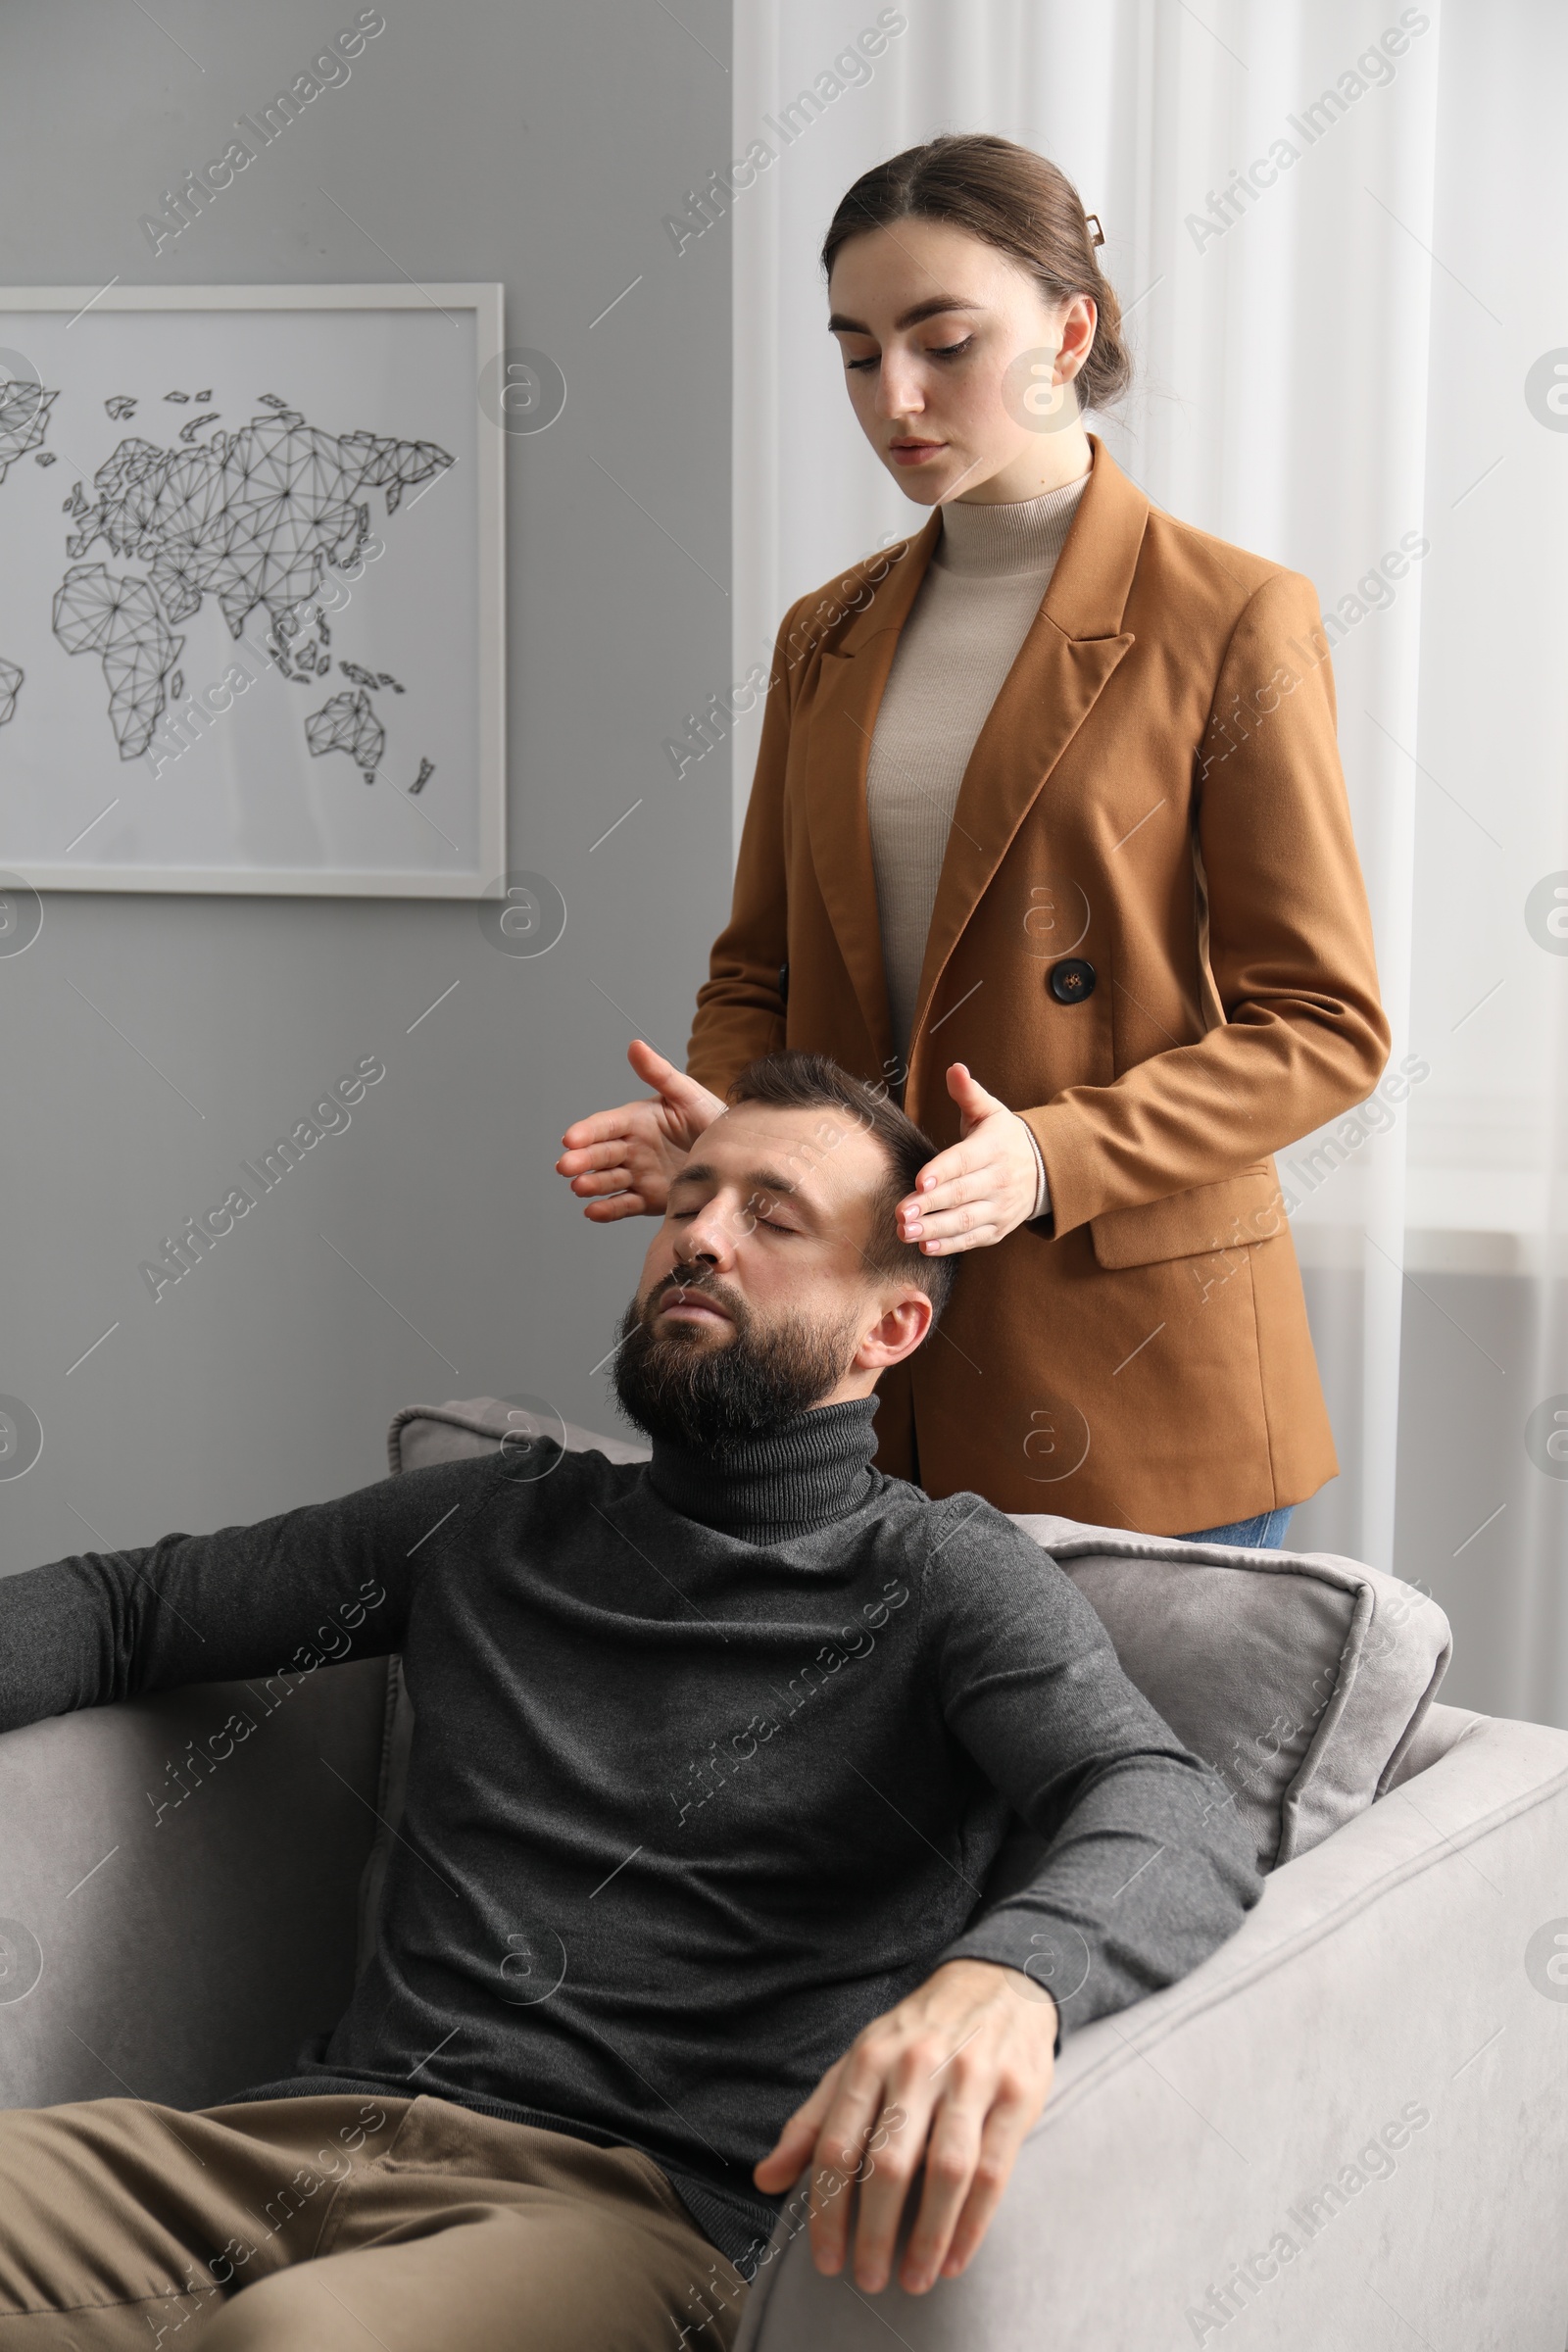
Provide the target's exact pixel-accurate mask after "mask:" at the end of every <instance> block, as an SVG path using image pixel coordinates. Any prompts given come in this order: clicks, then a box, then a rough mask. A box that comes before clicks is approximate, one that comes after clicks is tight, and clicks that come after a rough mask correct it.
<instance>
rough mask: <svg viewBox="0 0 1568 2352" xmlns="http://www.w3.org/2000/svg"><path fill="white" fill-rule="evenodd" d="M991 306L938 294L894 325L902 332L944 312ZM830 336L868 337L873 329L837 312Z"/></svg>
mask: <svg viewBox="0 0 1568 2352" xmlns="http://www.w3.org/2000/svg"><path fill="white" fill-rule="evenodd" d="M989 307H990V306H989V305H988V304H986V303H983V302H965V301H964V299H963V297H962V295H961V294H938V295H936V296H934V297H933V299H932V300H931V301H930V302H917V303H916V304H915V306H914V308H913V310H912V311H901V312H900V313H899V316H898V317H897V319H894V321H893V323H894V326H895V327H896V328H898V329H899V330H900V331H901V332H902V331H903V329H904V328H905V327H907V326H918V325H919V323H920V321H921V319H939V318H940V317H941V315H942V313H943V312H944V311H984V310H987V309H988V308H989ZM827 331H828V333H829V334H830V335H868V334H869V333H870V332H871V329H870V328H869V327H868V326H865V325H862V323H861V321H860V320H859V319H846V318H845V316H844V313H843V312H842V311H835V312H834V313H833V316H832V318H831V319H829V320H828V322H827Z"/></svg>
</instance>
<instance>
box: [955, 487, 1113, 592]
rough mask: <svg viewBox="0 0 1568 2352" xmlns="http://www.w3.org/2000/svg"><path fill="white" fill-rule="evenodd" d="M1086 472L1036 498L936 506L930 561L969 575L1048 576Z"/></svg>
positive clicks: (1076, 503)
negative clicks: (938, 531) (937, 526)
mask: <svg viewBox="0 0 1568 2352" xmlns="http://www.w3.org/2000/svg"><path fill="white" fill-rule="evenodd" d="M1088 487H1089V475H1088V474H1087V473H1081V474H1080V475H1079V476H1078V479H1077V480H1076V481H1075V482H1063V484H1062V485H1061V487H1060V488H1059V489H1057V490H1047V491H1044V492H1043V493H1042V494H1041V496H1040V497H1039V498H1025V499H1019V500H1016V501H1009V502H1007V503H1005V504H1004V505H1002V506H989V507H988V506H980V505H976V504H973V503H969V504H965V503H964V501H963V500H962V499H950V500H949V502H948V504H947V505H946V506H945V507H944V508H943V509H942V535H941V537H940V538H939V540H938V541H937V544H936V546H935V548H934V549H933V550H932V555H931V561H932V563H933V564H935V565H936V566H937V568H938V570H940V571H950V572H956V573H958V574H960V575H964V576H967V577H969V578H971V579H1003V578H1007V577H1010V576H1016V575H1017V574H1019V573H1029V574H1031V575H1032V574H1034V573H1037V572H1045V573H1047V574H1049V573H1050V572H1051V571H1052V570H1053V569H1054V565H1055V563H1056V559H1057V557H1058V556H1059V555H1060V554H1061V551H1062V547H1063V545H1064V543H1065V541H1066V537H1067V533H1068V531H1069V530H1070V529H1071V527H1072V518H1073V516H1074V515H1076V514H1077V512H1078V506H1079V502H1080V500H1081V499H1082V497H1083V495H1084V492H1085V491H1086V490H1087V489H1088Z"/></svg>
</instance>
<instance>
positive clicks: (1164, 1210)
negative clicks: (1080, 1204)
mask: <svg viewBox="0 0 1568 2352" xmlns="http://www.w3.org/2000/svg"><path fill="white" fill-rule="evenodd" d="M1285 1227H1286V1215H1285V1200H1284V1195H1283V1194H1282V1193H1281V1191H1280V1186H1279V1179H1278V1177H1277V1176H1276V1175H1275V1173H1274V1165H1273V1162H1272V1161H1271V1160H1263V1161H1260V1162H1259V1163H1258V1165H1257V1166H1256V1167H1252V1168H1247V1169H1245V1170H1244V1171H1243V1173H1242V1174H1241V1175H1240V1176H1226V1177H1222V1178H1221V1180H1220V1182H1219V1183H1218V1184H1195V1185H1194V1186H1193V1187H1192V1188H1191V1189H1190V1190H1189V1191H1187V1192H1185V1193H1167V1194H1166V1195H1165V1196H1164V1198H1163V1199H1162V1200H1159V1201H1139V1202H1138V1204H1137V1205H1136V1207H1133V1208H1107V1209H1105V1210H1104V1211H1103V1214H1102V1215H1100V1216H1098V1217H1091V1218H1090V1220H1089V1238H1090V1240H1091V1242H1092V1243H1093V1245H1094V1251H1095V1257H1096V1259H1097V1261H1098V1262H1099V1264H1101V1265H1103V1266H1109V1267H1117V1266H1152V1265H1155V1264H1157V1263H1158V1262H1159V1261H1160V1260H1161V1259H1162V1258H1167V1257H1198V1256H1201V1255H1202V1254H1204V1253H1206V1252H1207V1251H1210V1250H1240V1249H1245V1248H1247V1247H1249V1246H1250V1244H1252V1243H1254V1242H1267V1241H1272V1240H1273V1239H1274V1237H1275V1236H1276V1235H1277V1234H1281V1233H1283V1232H1284V1231H1285Z"/></svg>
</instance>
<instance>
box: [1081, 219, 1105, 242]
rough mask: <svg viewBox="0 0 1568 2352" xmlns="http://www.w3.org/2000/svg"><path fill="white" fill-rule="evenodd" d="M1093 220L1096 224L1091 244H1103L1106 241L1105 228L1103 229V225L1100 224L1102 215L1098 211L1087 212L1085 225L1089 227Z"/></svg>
mask: <svg viewBox="0 0 1568 2352" xmlns="http://www.w3.org/2000/svg"><path fill="white" fill-rule="evenodd" d="M1091 221H1093V222H1094V224H1095V233H1094V235H1093V236H1092V237H1091V238H1090V240H1089V242H1090V244H1091V245H1103V243H1104V242H1105V232H1104V230H1103V228H1102V227H1101V225H1100V215H1099V214H1098V213H1085V215H1084V226H1085V228H1087V227H1088V226H1089V224H1090V222H1091Z"/></svg>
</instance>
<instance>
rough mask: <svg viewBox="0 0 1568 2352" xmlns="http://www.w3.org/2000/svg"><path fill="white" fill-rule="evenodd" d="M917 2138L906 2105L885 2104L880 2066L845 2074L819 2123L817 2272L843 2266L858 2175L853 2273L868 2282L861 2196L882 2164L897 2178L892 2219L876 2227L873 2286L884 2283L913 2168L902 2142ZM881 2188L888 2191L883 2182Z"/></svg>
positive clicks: (814, 2205) (814, 2224)
mask: <svg viewBox="0 0 1568 2352" xmlns="http://www.w3.org/2000/svg"><path fill="white" fill-rule="evenodd" d="M922 2122H923V2119H922ZM919 2136H921V2134H917V2133H914V2132H912V2131H911V2130H910V2128H909V2109H908V2106H907V2104H905V2105H899V2106H891V2105H890V2104H889V2090H888V2085H887V2082H886V2081H885V2079H884V2075H883V2070H882V2068H881V2067H880V2066H875V2067H874V2068H873V2069H872V2070H871V2071H868V2072H867V2073H866V2074H865V2075H864V2076H862V2077H860V2078H859V2079H858V2081H855V2082H851V2081H850V2080H849V2079H848V2078H846V2081H845V2082H844V2083H843V2085H841V2088H840V2092H839V2096H838V2097H837V2098H836V2099H835V2101H834V2103H833V2106H832V2109H831V2110H830V2112H829V2114H828V2116H827V2118H826V2120H825V2121H824V2123H823V2126H822V2130H821V2132H820V2134H819V2136H818V2138H817V2142H816V2153H815V2157H814V2159H813V2169H812V2180H811V2252H812V2256H813V2258H814V2260H815V2262H816V2267H817V2269H818V2270H819V2271H827V2272H837V2271H839V2270H841V2269H842V2268H843V2265H844V2257H845V2252H846V2248H847V2246H848V2242H849V2220H850V2183H851V2182H852V2181H853V2180H856V2179H858V2180H860V2182H861V2188H860V2222H859V2228H858V2233H857V2237H856V2274H857V2278H858V2282H859V2283H860V2284H861V2285H864V2284H866V2282H867V2277H868V2274H867V2273H866V2271H865V2266H864V2260H863V2248H864V2246H865V2244H866V2242H867V2241H866V2236H865V2227H866V2225H865V2213H866V2205H865V2199H866V2195H867V2190H868V2187H869V2184H870V2182H871V2181H873V2180H879V2179H881V2178H882V2175H883V2168H884V2167H886V2168H887V2174H888V2181H889V2182H895V2181H896V2185H894V2186H892V2188H891V2194H892V2219H891V2221H889V2222H887V2223H886V2224H885V2226H884V2224H883V2223H882V2222H881V2220H880V2219H879V2220H878V2224H877V2228H876V2231H875V2244H876V2245H877V2246H878V2247H879V2248H880V2253H881V2270H880V2274H879V2275H878V2276H877V2278H875V2281H874V2283H875V2285H877V2286H880V2285H881V2284H882V2283H883V2280H884V2278H886V2275H887V2272H888V2269H889V2268H890V2266H891V2259H892V2257H891V2248H892V2244H893V2238H894V2234H895V2233H896V2231H897V2229H898V2217H899V2213H900V2211H901V2210H902V2208H903V2204H904V2192H905V2189H906V2188H907V2185H908V2181H909V2176H910V2173H911V2172H912V2170H913V2159H909V2160H907V2161H905V2160H904V2146H905V2143H906V2142H907V2139H908V2138H911V2137H912V2138H915V2139H916V2140H918V2137H919ZM884 2186H885V2190H886V2187H887V2183H885V2184H884Z"/></svg>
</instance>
